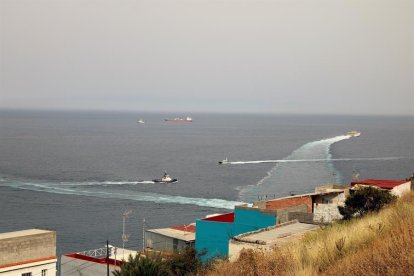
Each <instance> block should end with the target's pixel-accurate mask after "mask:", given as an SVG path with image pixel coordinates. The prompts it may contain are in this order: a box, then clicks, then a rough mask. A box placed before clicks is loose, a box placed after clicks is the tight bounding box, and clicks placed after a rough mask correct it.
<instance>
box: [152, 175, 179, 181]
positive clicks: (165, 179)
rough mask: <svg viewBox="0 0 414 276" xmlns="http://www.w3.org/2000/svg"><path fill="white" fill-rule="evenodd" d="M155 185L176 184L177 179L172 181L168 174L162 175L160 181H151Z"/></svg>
mask: <svg viewBox="0 0 414 276" xmlns="http://www.w3.org/2000/svg"><path fill="white" fill-rule="evenodd" d="M152 181H154V182H155V183H175V182H177V181H178V180H177V178H174V179H172V178H171V177H170V176H169V174H168V173H164V175H163V177H161V178H160V179H154V180H152Z"/></svg>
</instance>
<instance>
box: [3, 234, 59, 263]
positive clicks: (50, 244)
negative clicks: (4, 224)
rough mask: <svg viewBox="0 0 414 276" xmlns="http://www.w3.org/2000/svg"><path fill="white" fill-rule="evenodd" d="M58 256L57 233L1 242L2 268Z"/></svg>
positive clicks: (15, 238)
mask: <svg viewBox="0 0 414 276" xmlns="http://www.w3.org/2000/svg"><path fill="white" fill-rule="evenodd" d="M53 256H56V232H54V231H50V232H47V233H41V234H35V235H28V236H21V237H13V238H9V239H1V240H0V266H2V265H7V264H11V263H19V262H24V261H29V260H37V259H42V258H48V257H53Z"/></svg>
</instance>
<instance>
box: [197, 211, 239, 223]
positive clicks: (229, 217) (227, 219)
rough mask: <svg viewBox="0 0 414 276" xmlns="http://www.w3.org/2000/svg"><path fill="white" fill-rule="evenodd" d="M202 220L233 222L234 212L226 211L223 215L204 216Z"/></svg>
mask: <svg viewBox="0 0 414 276" xmlns="http://www.w3.org/2000/svg"><path fill="white" fill-rule="evenodd" d="M203 220H208V221H216V222H234V213H228V214H224V215H218V216H214V217H209V218H204V219H203Z"/></svg>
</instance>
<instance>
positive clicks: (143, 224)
mask: <svg viewBox="0 0 414 276" xmlns="http://www.w3.org/2000/svg"><path fill="white" fill-rule="evenodd" d="M145 247H146V245H145V218H143V219H142V251H145Z"/></svg>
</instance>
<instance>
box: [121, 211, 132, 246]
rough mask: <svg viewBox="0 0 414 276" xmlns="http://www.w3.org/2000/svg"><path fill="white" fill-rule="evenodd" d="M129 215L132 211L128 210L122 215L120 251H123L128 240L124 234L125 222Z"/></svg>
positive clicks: (127, 236)
mask: <svg viewBox="0 0 414 276" xmlns="http://www.w3.org/2000/svg"><path fill="white" fill-rule="evenodd" d="M131 213H132V210H128V211H125V212H124V213H123V214H122V250H124V249H125V242H127V241H128V238H129V235H127V234H125V221H126V219H127V218H128V216H129V215H130V214H131Z"/></svg>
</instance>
